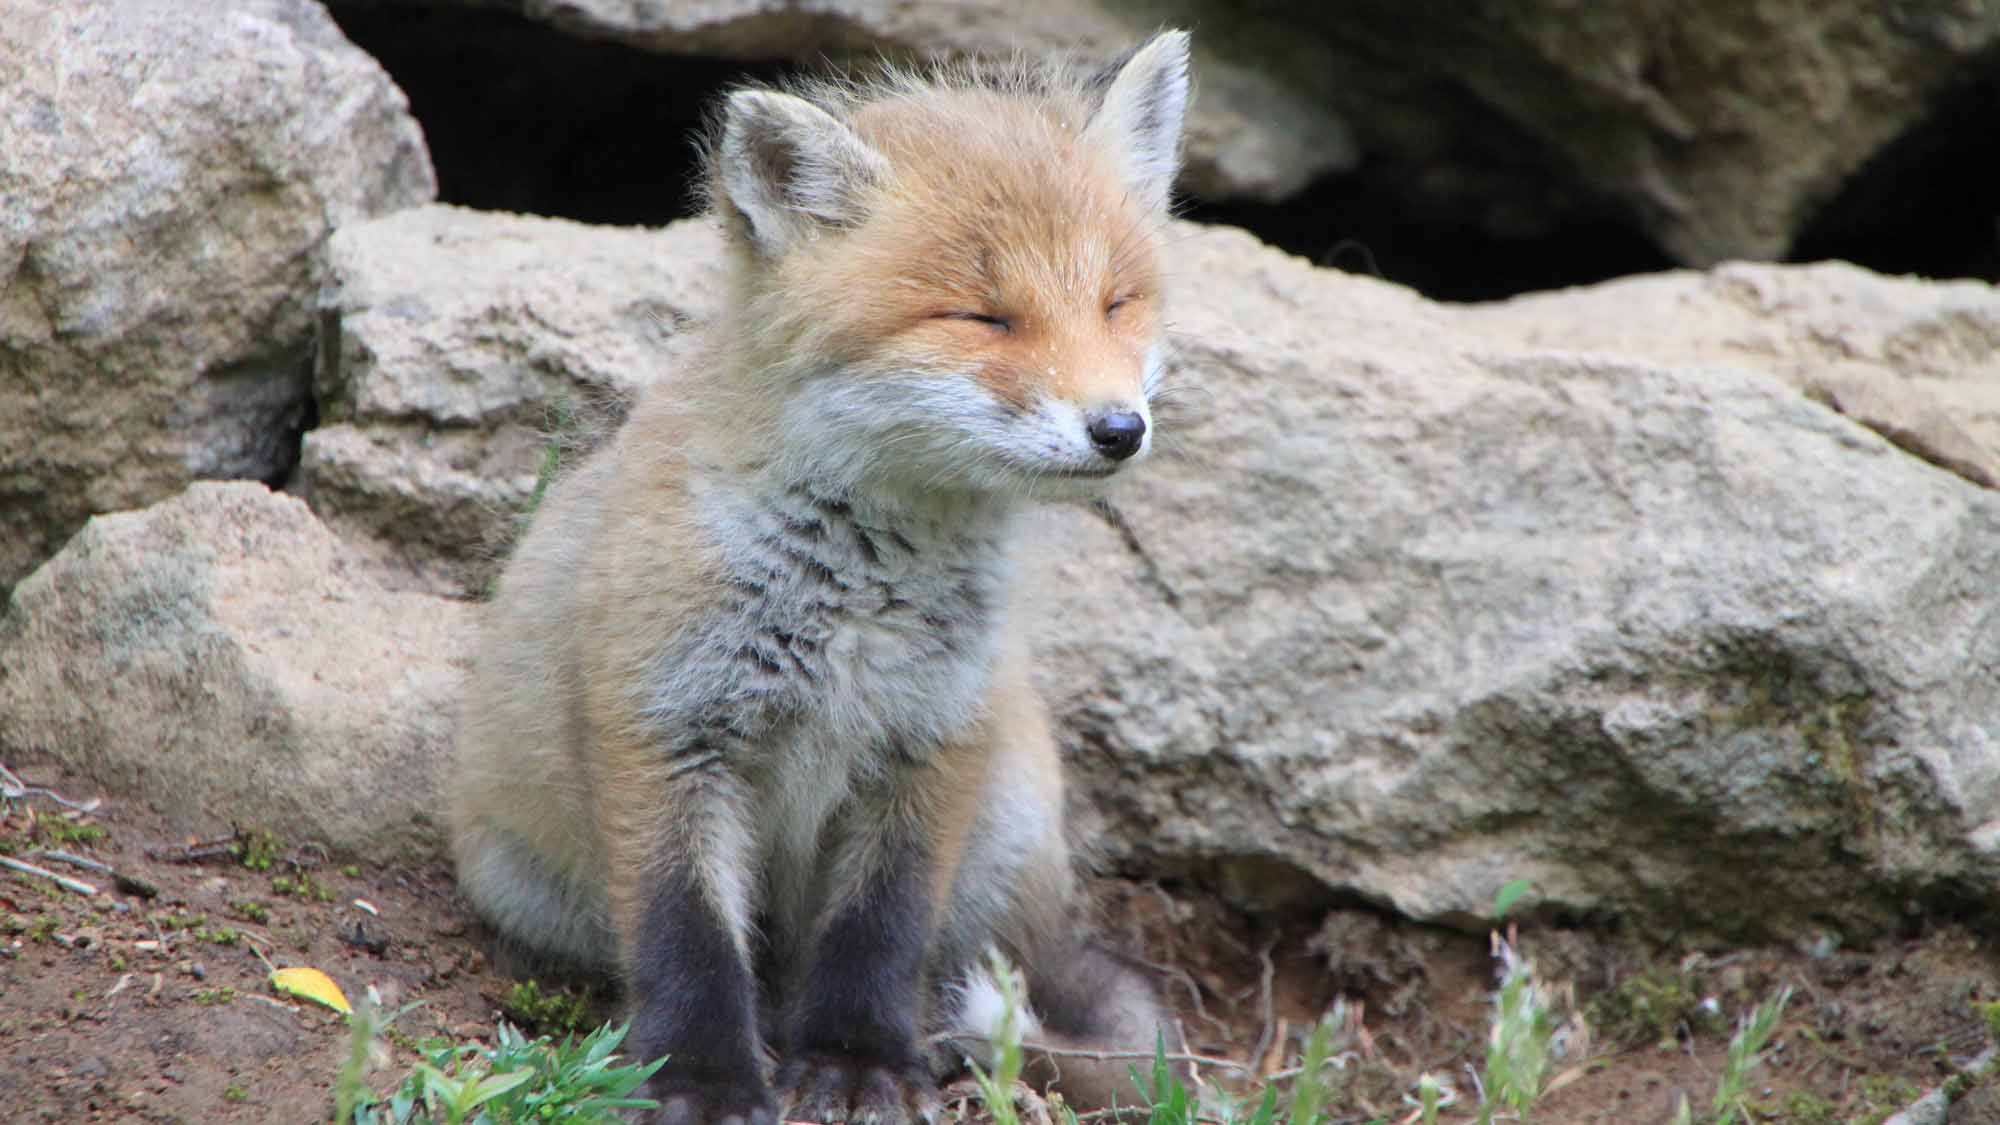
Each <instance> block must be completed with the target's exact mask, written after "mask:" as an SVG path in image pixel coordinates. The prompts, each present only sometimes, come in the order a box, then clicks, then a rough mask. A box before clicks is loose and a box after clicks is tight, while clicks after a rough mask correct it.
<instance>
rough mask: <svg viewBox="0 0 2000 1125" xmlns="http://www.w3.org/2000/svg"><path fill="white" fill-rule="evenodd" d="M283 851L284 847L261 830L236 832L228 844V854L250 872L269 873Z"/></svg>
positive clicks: (272, 836)
mask: <svg viewBox="0 0 2000 1125" xmlns="http://www.w3.org/2000/svg"><path fill="white" fill-rule="evenodd" d="M284 850H285V845H284V844H283V843H281V842H280V841H279V840H278V838H277V837H276V836H274V835H272V834H271V833H269V832H267V831H265V830H264V829H262V828H253V829H251V830H250V831H248V832H238V833H237V834H236V838H235V839H234V840H231V841H230V842H229V854H230V855H233V856H235V857H236V859H237V862H239V863H241V864H242V865H243V866H245V867H247V868H249V869H250V870H252V871H269V870H270V869H271V865H272V864H273V863H276V862H277V860H278V857H279V856H280V855H282V854H283V853H284Z"/></svg>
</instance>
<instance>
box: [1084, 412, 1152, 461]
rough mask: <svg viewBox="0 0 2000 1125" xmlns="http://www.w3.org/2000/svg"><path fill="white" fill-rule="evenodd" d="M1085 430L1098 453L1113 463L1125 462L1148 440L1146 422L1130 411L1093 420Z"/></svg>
mask: <svg viewBox="0 0 2000 1125" xmlns="http://www.w3.org/2000/svg"><path fill="white" fill-rule="evenodd" d="M1084 428H1085V429H1086V430H1087V431H1088V432H1089V433H1090V443H1091V444H1092V445H1095V446H1096V447H1097V451H1098V452H1099V453H1102V454H1104V455H1105V456H1106V457H1109V458H1111V459H1112V460H1113V461H1123V460H1124V459H1125V458H1127V457H1130V456H1132V455H1133V454H1134V453H1137V452H1139V443H1140V442H1143V441H1145V440H1146V420H1145V419H1144V418H1141V417H1139V416H1138V415H1137V414H1134V413H1132V412H1130V411H1125V412H1123V413H1119V414H1105V415H1101V416H1099V417H1096V418H1092V419H1091V420H1090V425H1088V426H1086V427H1084Z"/></svg>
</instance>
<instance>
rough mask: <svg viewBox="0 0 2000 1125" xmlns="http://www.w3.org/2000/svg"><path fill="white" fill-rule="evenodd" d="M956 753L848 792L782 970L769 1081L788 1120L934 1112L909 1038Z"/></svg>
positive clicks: (902, 1123)
mask: <svg viewBox="0 0 2000 1125" xmlns="http://www.w3.org/2000/svg"><path fill="white" fill-rule="evenodd" d="M957 757H958V755H954V754H949V753H946V754H941V755H940V759H939V760H937V761H933V762H931V763H929V764H928V765H926V766H923V767H914V768H909V769H907V770H903V771H899V774H900V776H897V777H896V778H895V779H894V780H892V781H891V782H889V783H888V786H887V789H888V791H887V792H882V793H877V794H873V795H869V796H866V797H863V798H858V799H857V801H856V806H855V807H854V808H852V809H850V810H848V814H847V815H845V816H844V817H843V818H841V820H840V823H842V824H843V825H845V826H846V829H845V831H843V833H842V835H841V839H840V844H839V847H838V848H837V850H836V851H835V852H834V854H833V857H832V860H831V863H830V865H829V868H828V870H827V874H828V876H829V877H828V878H827V880H826V882H825V886H826V887H827V888H828V897H827V900H826V902H825V904H824V906H823V908H822V910H821V912H820V916H819V919H818V921H817V923H816V924H815V926H814V928H813V933H812V936H811V940H810V942H809V943H808V944H807V946H806V955H805V964H804V965H803V967H802V969H800V968H796V967H795V969H794V971H793V972H792V973H790V974H788V975H789V976H790V986H789V988H788V990H787V991H788V993H789V997H790V999H789V1003H788V1006H787V1012H786V1017H785V1038H784V1047H783V1051H782V1052H781V1055H780V1059H781V1061H780V1065H779V1069H778V1078H777V1086H778V1090H779V1094H780V1098H781V1100H782V1101H783V1102H784V1104H785V1105H786V1106H787V1112H788V1115H789V1116H791V1117H794V1118H797V1119H799V1120H802V1121H814V1122H837V1121H839V1122H848V1123H849V1125H908V1123H909V1122H912V1121H932V1120H935V1119H936V1117H937V1114H938V1099H937V1093H936V1086H935V1081H934V1079H933V1077H932V1075H931V1071H930V1068H929V1067H928V1065H927V1064H926V1061H925V1055H924V1053H923V1051H922V1049H921V1047H920V1044H919V1041H918V1040H919V1030H918V1029H919V1028H920V1027H921V1026H922V1024H923V1017H924V1011H923V997H924V988H925V984H924V968H925V960H926V957H927V956H928V954H929V950H930V946H931V938H932V932H933V926H934V925H935V918H936V914H937V908H938V899H939V896H940V894H941V893H942V888H945V887H947V886H948V885H949V883H950V879H951V869H952V867H953V865H954V863H955V861H956V856H957V854H958V851H959V846H960V845H959V837H960V836H961V835H962V832H963V824H962V819H963V818H962V817H959V816H956V815H955V812H954V810H951V809H949V808H945V807H941V805H948V804H950V803H951V802H952V801H953V799H954V795H952V794H950V793H948V792H943V793H941V792H940V790H947V789H949V787H950V785H951V783H952V782H953V780H954V779H955V778H956V777H957V775H958V773H959V772H960V766H961V765H962V764H963V763H962V762H960V761H957V760H954V759H956V758H957Z"/></svg>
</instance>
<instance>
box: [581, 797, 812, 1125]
mask: <svg viewBox="0 0 2000 1125" xmlns="http://www.w3.org/2000/svg"><path fill="white" fill-rule="evenodd" d="M628 780H629V779H628ZM641 793H646V794H651V795H652V798H653V799H652V800H650V801H649V800H640V799H635V798H637V797H638V795H639V794H641ZM662 797H663V798H664V799H661V798H662ZM605 800H606V805H607V806H608V807H610V808H612V809H614V810H616V812H615V813H614V817H615V819H616V820H618V821H621V822H622V823H611V824H607V825H606V832H607V844H608V845H609V848H610V852H611V859H612V906H613V911H614V915H615V921H616V923H617V926H618V932H619V951H620V953H621V955H622V957H623V961H624V970H625V986H626V996H627V1002H628V1005H629V1010H630V1012H631V1016H632V1030H631V1033H630V1038H629V1039H628V1040H627V1042H626V1048H627V1051H628V1052H629V1055H630V1057H632V1058H633V1059H635V1060H639V1061H642V1062H650V1061H651V1060H653V1059H656V1058H659V1057H660V1056H661V1055H666V1056H669V1057H668V1059H667V1063H666V1065H665V1066H664V1067H662V1068H660V1070H659V1072H658V1073H656V1074H655V1075H654V1076H653V1077H652V1079H651V1080H650V1081H649V1082H647V1084H646V1086H645V1088H644V1090H643V1091H642V1093H643V1094H644V1096H646V1097H650V1098H653V1099H656V1100H657V1101H658V1102H659V1103H660V1106H659V1108H658V1109H657V1110H654V1111H651V1112H650V1113H649V1114H648V1115H646V1116H644V1117H642V1118H641V1120H642V1121H644V1122H647V1123H648V1125H776V1121H777V1112H776V1110H777V1106H776V1102H775V1099H774V1098H773V1097H772V1095H771V1088H770V1086H769V1085H768V1084H767V1083H766V1082H765V1080H764V1073H763V1051H762V1048H761V1046H760V1044H759V1040H758V1035H757V983H756V978H755V976H754V974H753V971H752V969H751V956H750V916H751V913H752V906H751V895H752V894H753V892H754V887H755V878H754V873H753V870H752V868H751V856H752V854H753V853H754V845H753V843H752V840H751V836H750V833H749V830H748V821H747V819H746V818H745V816H744V810H745V808H746V805H747V801H746V800H745V795H744V792H743V790H742V786H741V784H740V783H739V782H738V781H737V780H736V779H735V778H734V777H732V776H731V775H730V774H728V773H727V772H726V771H725V770H723V769H722V767H720V766H719V765H714V766H710V767H708V768H707V769H704V770H698V771H694V772H690V773H687V774H685V775H682V776H678V777H673V778H670V779H668V780H667V781H665V782H664V783H663V784H660V785H635V786H632V787H631V788H630V789H628V790H627V791H626V792H625V793H623V794H618V795H613V794H610V793H607V794H606V795H605ZM654 801H657V802H658V803H657V804H654V803H653V802H654ZM649 805H650V806H651V807H648V806H649Z"/></svg>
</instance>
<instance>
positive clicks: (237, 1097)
mask: <svg viewBox="0 0 2000 1125" xmlns="http://www.w3.org/2000/svg"><path fill="white" fill-rule="evenodd" d="M222 1100H223V1101H225V1102H247V1101H249V1100H250V1091H248V1090H246V1089H244V1088H243V1087H242V1086H239V1085H237V1084H236V1083H234V1082H231V1083H230V1084H229V1085H227V1086H224V1087H223V1088H222Z"/></svg>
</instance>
